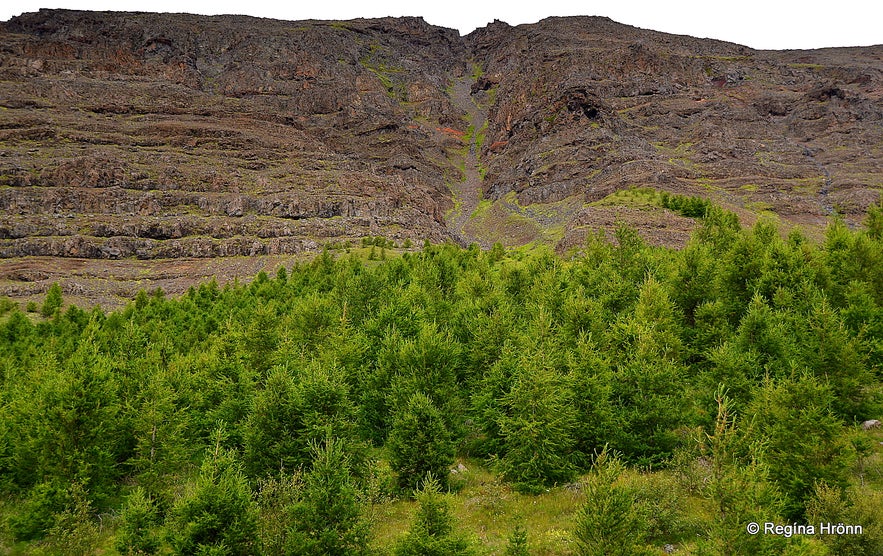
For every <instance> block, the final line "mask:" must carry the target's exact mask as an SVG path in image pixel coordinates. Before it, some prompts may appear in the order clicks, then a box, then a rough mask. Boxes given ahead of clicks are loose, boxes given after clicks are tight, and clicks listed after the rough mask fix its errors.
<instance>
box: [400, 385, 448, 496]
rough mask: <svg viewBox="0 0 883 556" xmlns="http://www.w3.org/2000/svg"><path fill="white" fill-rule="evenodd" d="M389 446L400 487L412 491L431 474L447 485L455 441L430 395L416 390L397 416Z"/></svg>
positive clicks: (441, 483)
mask: <svg viewBox="0 0 883 556" xmlns="http://www.w3.org/2000/svg"><path fill="white" fill-rule="evenodd" d="M387 447H388V449H389V454H390V465H391V466H392V468H393V470H394V471H395V472H396V473H398V482H399V486H400V487H401V488H403V489H405V490H413V489H414V488H416V486H417V485H418V484H419V482H420V481H421V480H422V479H423V478H424V477H426V474H427V473H431V474H432V475H433V476H435V477H439V478H438V479H435V482H437V483H439V484H440V485H441V486H442V487H446V486H447V477H448V468H449V467H450V466H451V464H452V463H453V462H454V444H453V442H452V441H451V435H450V433H449V432H448V429H447V427H446V426H445V422H444V419H443V418H442V415H441V413H440V412H439V411H438V409H436V407H435V404H433V403H432V400H430V399H429V397H428V396H426V395H424V394H422V393H416V394H414V395H412V396H411V399H410V400H408V405H407V406H406V407H405V408H404V409H403V410H402V411H401V412H399V414H398V415H397V416H396V419H395V421H394V423H393V426H392V430H391V431H390V433H389V440H388V442H387Z"/></svg>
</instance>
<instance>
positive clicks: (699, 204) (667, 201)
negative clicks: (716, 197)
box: [661, 192, 712, 218]
mask: <svg viewBox="0 0 883 556" xmlns="http://www.w3.org/2000/svg"><path fill="white" fill-rule="evenodd" d="M661 203H662V206H663V207H664V208H667V209H671V210H673V211H675V212H679V213H680V214H681V216H687V217H690V218H702V217H704V216H705V215H706V213H707V212H708V210H709V209H710V208H711V206H712V205H711V201H709V200H707V199H703V198H702V197H692V196H691V197H687V196H685V195H671V194H669V193H665V192H663V193H662V200H661Z"/></svg>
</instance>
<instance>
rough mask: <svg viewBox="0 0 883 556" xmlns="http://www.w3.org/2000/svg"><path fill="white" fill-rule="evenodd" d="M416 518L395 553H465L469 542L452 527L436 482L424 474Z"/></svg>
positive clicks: (420, 555)
mask: <svg viewBox="0 0 883 556" xmlns="http://www.w3.org/2000/svg"><path fill="white" fill-rule="evenodd" d="M416 496H417V502H418V504H419V507H418V509H417V517H416V519H415V520H414V524H413V525H412V526H411V529H410V530H409V531H408V532H407V534H405V536H404V537H402V538H401V539H400V540H399V542H398V543H397V544H396V547H395V556H468V555H470V554H475V550H474V548H473V546H472V543H471V542H470V541H469V540H468V539H467V538H466V537H464V536H463V535H461V534H459V533H458V532H457V531H456V530H455V524H454V518H453V516H452V515H451V513H450V508H449V505H448V501H447V499H446V498H445V495H443V494H442V493H441V487H440V485H439V483H438V481H437V480H436V479H435V478H434V477H433V476H432V475H431V474H429V475H427V476H426V479H425V480H424V481H423V486H422V487H421V489H420V490H419V491H418V492H417V494H416Z"/></svg>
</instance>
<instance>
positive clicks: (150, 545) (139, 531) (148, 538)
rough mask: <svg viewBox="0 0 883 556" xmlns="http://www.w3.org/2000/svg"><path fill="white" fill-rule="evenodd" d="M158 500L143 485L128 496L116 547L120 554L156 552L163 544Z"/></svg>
mask: <svg viewBox="0 0 883 556" xmlns="http://www.w3.org/2000/svg"><path fill="white" fill-rule="evenodd" d="M160 521H161V520H160V515H159V509H158V508H157V505H156V501H155V500H154V499H152V498H151V497H150V495H149V494H147V491H146V490H144V489H143V488H141V487H138V488H136V489H135V490H134V491H133V492H132V494H130V495H129V496H128V497H127V498H126V503H125V505H124V506H123V510H122V512H121V513H120V526H119V528H118V530H117V536H116V541H115V543H114V544H115V547H116V549H117V550H118V551H119V553H120V554H125V555H136V554H156V553H157V552H158V551H159V549H160V546H161V539H160V538H159V535H158V534H157V526H158V525H159V524H160Z"/></svg>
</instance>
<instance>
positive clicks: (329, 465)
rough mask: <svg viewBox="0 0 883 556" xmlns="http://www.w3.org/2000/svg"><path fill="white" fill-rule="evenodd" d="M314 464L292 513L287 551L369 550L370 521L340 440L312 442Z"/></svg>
mask: <svg viewBox="0 0 883 556" xmlns="http://www.w3.org/2000/svg"><path fill="white" fill-rule="evenodd" d="M312 449H313V455H314V459H313V467H312V469H311V470H310V472H309V473H307V474H306V476H305V477H304V486H303V491H302V498H301V500H300V501H299V502H298V503H297V504H296V505H295V506H294V508H293V510H292V515H291V522H292V525H293V529H292V531H290V533H289V535H288V542H287V545H288V549H287V550H286V553H287V554H291V555H298V556H322V555H326V554H333V555H337V556H348V555H359V554H367V553H368V534H369V527H368V523H367V521H366V520H365V518H364V515H363V509H362V507H361V503H360V501H359V497H358V493H357V492H356V488H355V486H354V483H353V479H352V476H351V475H350V469H349V461H348V460H347V458H346V455H345V454H344V450H343V443H342V442H341V441H340V440H337V439H334V438H331V437H328V438H327V439H326V440H325V442H324V445H322V446H320V445H318V444H317V443H313V445H312Z"/></svg>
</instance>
